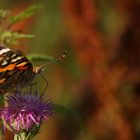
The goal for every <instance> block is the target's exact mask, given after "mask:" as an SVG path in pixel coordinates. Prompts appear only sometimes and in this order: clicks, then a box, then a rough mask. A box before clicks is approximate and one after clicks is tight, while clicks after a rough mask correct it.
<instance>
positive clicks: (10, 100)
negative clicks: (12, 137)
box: [0, 91, 53, 134]
mask: <svg viewBox="0 0 140 140" xmlns="http://www.w3.org/2000/svg"><path fill="white" fill-rule="evenodd" d="M6 102H7V104H8V106H7V107H5V108H3V109H2V110H1V114H0V117H1V118H2V120H3V121H4V125H5V126H6V127H7V126H8V127H9V128H10V129H12V130H13V131H14V133H15V134H20V133H23V132H25V133H27V134H29V133H32V132H33V131H37V132H38V129H39V127H40V125H41V123H42V121H43V120H44V119H46V120H48V119H49V118H50V116H52V114H53V111H52V103H51V102H50V101H49V100H47V101H46V100H45V98H44V94H42V95H38V93H37V92H35V93H34V94H32V93H31V92H27V93H20V92H19V91H16V92H15V93H14V94H12V95H9V96H7V98H6ZM35 128H37V129H35ZM33 133H34V134H35V133H36V132H33Z"/></svg>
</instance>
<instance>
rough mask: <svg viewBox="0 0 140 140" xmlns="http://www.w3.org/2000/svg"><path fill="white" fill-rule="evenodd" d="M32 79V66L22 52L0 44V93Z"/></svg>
mask: <svg viewBox="0 0 140 140" xmlns="http://www.w3.org/2000/svg"><path fill="white" fill-rule="evenodd" d="M31 79H33V66H32V64H31V63H30V61H29V60H28V59H27V58H26V57H24V56H23V55H22V54H20V53H17V52H14V51H12V50H11V49H9V48H6V47H4V46H0V94H4V93H5V92H7V91H9V90H10V89H12V88H16V87H20V86H21V87H23V86H24V85H26V84H27V83H28V82H29V81H30V80H31Z"/></svg>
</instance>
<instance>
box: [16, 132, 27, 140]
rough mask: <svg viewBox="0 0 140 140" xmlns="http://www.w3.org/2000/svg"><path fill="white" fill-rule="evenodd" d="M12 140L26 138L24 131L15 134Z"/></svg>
mask: <svg viewBox="0 0 140 140" xmlns="http://www.w3.org/2000/svg"><path fill="white" fill-rule="evenodd" d="M14 140H27V139H26V136H25V133H20V134H15V136H14Z"/></svg>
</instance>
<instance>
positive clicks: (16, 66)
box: [0, 45, 65, 94]
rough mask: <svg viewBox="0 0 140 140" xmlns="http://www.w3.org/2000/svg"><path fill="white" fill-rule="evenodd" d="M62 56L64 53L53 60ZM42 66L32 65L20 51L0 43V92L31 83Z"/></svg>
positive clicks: (41, 69)
mask: <svg viewBox="0 0 140 140" xmlns="http://www.w3.org/2000/svg"><path fill="white" fill-rule="evenodd" d="M64 57H65V53H64V54H63V55H61V56H60V57H58V58H57V59H56V60H55V61H57V60H59V59H63V58H64ZM44 66H45V65H41V66H39V67H34V66H33V65H32V63H31V62H30V61H29V60H28V59H27V58H26V57H25V56H23V55H22V54H21V53H18V52H16V51H13V50H11V49H10V48H7V47H5V46H3V45H0V94H5V93H7V92H8V91H10V90H13V89H18V88H22V87H25V86H27V85H29V84H31V83H32V81H33V79H34V78H35V76H36V75H38V74H39V73H41V72H42V71H44Z"/></svg>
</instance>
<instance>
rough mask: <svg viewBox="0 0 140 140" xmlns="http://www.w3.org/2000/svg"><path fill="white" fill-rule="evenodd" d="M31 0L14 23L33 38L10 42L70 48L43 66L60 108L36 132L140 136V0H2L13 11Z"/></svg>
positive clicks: (59, 137)
mask: <svg viewBox="0 0 140 140" xmlns="http://www.w3.org/2000/svg"><path fill="white" fill-rule="evenodd" d="M32 4H41V5H42V7H41V9H40V10H39V11H37V12H36V13H35V14H34V16H33V17H32V18H29V19H27V20H25V21H23V22H22V23H19V24H17V25H15V26H13V30H22V31H23V32H24V33H31V34H34V35H35V38H32V39H28V40H21V41H20V43H19V44H18V45H16V46H14V47H15V48H18V49H19V50H22V51H23V52H24V53H25V54H31V53H32V54H33V53H39V54H49V55H52V56H58V55H59V54H61V53H62V52H63V51H64V50H67V51H68V53H67V57H66V58H65V59H64V60H63V61H60V62H58V63H54V64H50V65H48V66H47V68H46V70H45V72H44V76H45V77H46V78H47V80H48V83H49V86H48V88H47V90H46V94H47V96H48V97H49V98H50V99H51V100H52V101H53V102H54V104H57V105H59V106H61V108H60V107H59V109H58V110H59V111H58V112H57V113H55V115H54V116H53V118H51V119H50V120H49V121H48V122H44V124H43V125H42V127H41V130H40V133H39V134H38V135H37V136H36V137H35V138H34V140H37V139H42V140H140V41H139V40H140V0H123V1H122V0H42V1H39V0H34V1H33V0H22V1H21V0H14V1H12V0H0V8H1V9H8V10H11V11H12V12H13V14H14V13H16V12H18V11H20V10H22V9H24V8H26V7H28V6H30V5H32ZM42 63H44V62H42ZM39 64H40V63H39ZM34 65H38V64H37V63H34ZM41 81H42V79H41ZM44 84H45V83H44V81H42V82H41V84H40V86H41V87H43V86H44ZM6 137H7V140H11V139H10V138H11V137H10V138H8V137H9V134H7V136H6Z"/></svg>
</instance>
